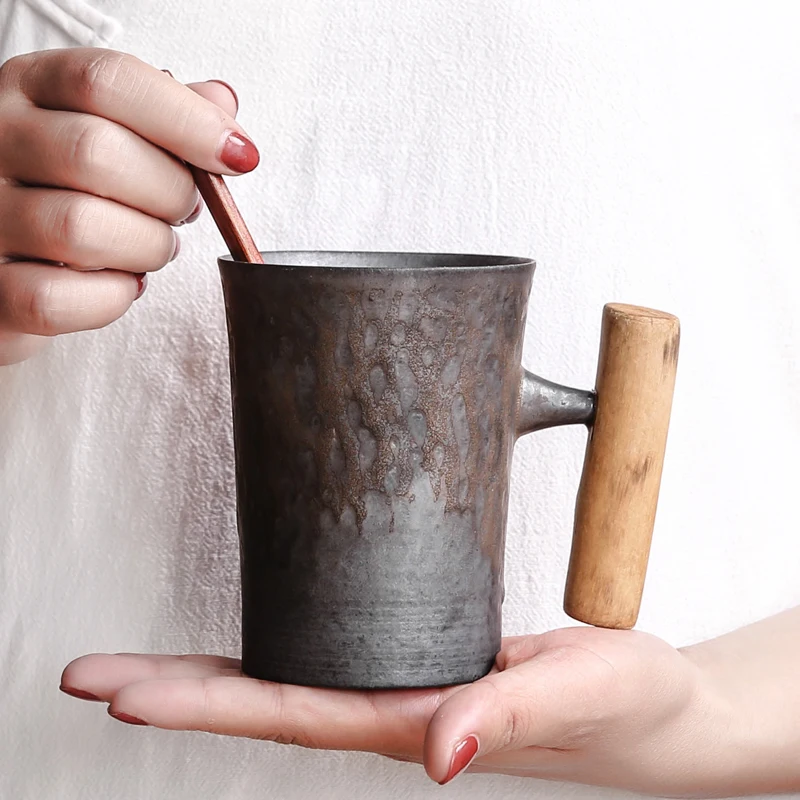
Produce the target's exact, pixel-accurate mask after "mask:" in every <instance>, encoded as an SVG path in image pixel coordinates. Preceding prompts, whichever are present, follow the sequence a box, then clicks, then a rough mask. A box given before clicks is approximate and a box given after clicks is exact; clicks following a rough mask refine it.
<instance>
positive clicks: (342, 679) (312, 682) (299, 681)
mask: <svg viewBox="0 0 800 800" xmlns="http://www.w3.org/2000/svg"><path fill="white" fill-rule="evenodd" d="M494 661H495V659H494V656H492V658H491V659H489V660H488V661H485V662H483V663H481V664H476V665H474V666H472V667H470V668H463V667H462V668H461V669H459V670H457V671H456V670H452V671H451V670H439V671H436V672H433V671H425V672H423V671H419V672H407V671H405V670H396V671H393V670H385V671H383V672H374V673H370V674H365V673H363V672H359V673H357V674H353V673H350V672H336V671H334V670H325V671H324V672H316V671H307V672H303V671H301V670H298V669H296V668H292V669H291V670H287V669H281V667H280V666H276V665H267V664H252V665H251V664H248V663H247V662H246V661H243V662H242V672H243V674H244V675H246V676H247V677H248V678H255V679H256V680H261V681H270V682H272V683H287V684H292V685H295V686H311V687H314V688H320V689H354V690H375V689H435V688H439V687H444V686H457V685H460V684H466V683H474V682H475V681H477V680H479V679H480V678H483V677H485V676H486V675H488V674H489V672H491V669H492V667H493V666H494Z"/></svg>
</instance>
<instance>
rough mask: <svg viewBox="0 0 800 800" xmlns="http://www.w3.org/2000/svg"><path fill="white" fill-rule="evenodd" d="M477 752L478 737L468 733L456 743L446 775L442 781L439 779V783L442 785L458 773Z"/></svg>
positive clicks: (469, 762) (468, 763) (470, 761)
mask: <svg viewBox="0 0 800 800" xmlns="http://www.w3.org/2000/svg"><path fill="white" fill-rule="evenodd" d="M477 754H478V737H477V736H473V735H471V734H470V735H469V736H467V738H466V739H464V740H462V741H461V742H459V743H458V744H457V745H456V747H455V749H454V750H453V758H452V759H451V761H450V769H449V770H448V772H447V777H446V778H445V779H444V780H443V781H439V785H440V786H444V785H445V784H446V783H450V781H451V780H453V778H455V777H456V775H460V774H461V773H462V772H463V771H464V770H465V769H466V768H467V767H468V766H469V765H470V764H471V763H472V761H473V759H474V758H475V756H476V755H477Z"/></svg>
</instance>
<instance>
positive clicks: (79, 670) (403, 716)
mask: <svg viewBox="0 0 800 800" xmlns="http://www.w3.org/2000/svg"><path fill="white" fill-rule="evenodd" d="M62 683H63V685H64V686H65V687H68V688H70V689H72V690H78V691H80V692H82V693H84V695H85V694H86V693H88V694H90V695H94V696H95V697H98V698H100V699H103V700H106V701H107V702H108V701H109V700H110V701H111V707H110V709H109V713H111V714H112V715H120V714H121V715H123V718H124V716H127V717H133V718H136V719H139V720H142V721H144V722H146V723H147V724H149V725H153V726H156V727H160V728H168V729H171V730H200V731H207V732H209V733H219V734H226V735H229V736H246V737H250V738H254V739H267V740H271V741H278V742H292V743H295V744H300V745H303V746H305V747H315V748H324V749H342V750H367V751H373V752H389V753H393V754H398V755H403V754H407V755H409V756H416V757H419V756H420V754H421V744H422V740H423V736H424V733H425V728H426V726H427V724H428V721H429V720H430V718H431V715H432V713H433V711H434V710H435V709H436V707H437V706H438V705H439V703H440V702H441V699H442V697H444V696H448V695H449V694H450V693H451V692H453V691H456V689H453V690H446V691H445V692H441V691H439V690H435V689H431V690H408V691H383V692H360V691H344V690H336V689H315V688H310V687H305V686H290V685H283V684H276V683H270V682H267V681H258V680H253V679H251V678H245V677H241V675H240V674H239V673H238V662H231V661H227V660H225V661H221V662H217V661H214V660H212V661H210V662H206V661H197V660H196V659H186V658H180V657H176V656H171V657H168V656H134V655H117V656H108V655H106V656H102V655H93V656H86V657H84V658H82V659H78V660H77V661H74V662H72V664H70V665H69V666H68V667H67V669H66V670H65V671H64V675H63V678H62Z"/></svg>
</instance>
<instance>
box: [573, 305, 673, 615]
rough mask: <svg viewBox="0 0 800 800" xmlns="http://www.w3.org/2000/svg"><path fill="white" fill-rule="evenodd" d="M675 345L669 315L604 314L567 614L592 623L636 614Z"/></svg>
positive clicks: (610, 310)
mask: <svg viewBox="0 0 800 800" xmlns="http://www.w3.org/2000/svg"><path fill="white" fill-rule="evenodd" d="M679 341H680V323H679V322H678V319H677V318H676V317H674V316H672V315H671V314H665V313H664V312H662V311H653V310H651V309H648V308H640V307H638V306H628V305H622V304H619V303H610V304H608V305H607V306H606V307H605V308H604V309H603V327H602V334H601V337H600V358H599V361H598V365H597V386H596V390H597V403H596V412H595V419H594V423H593V424H592V427H591V429H590V432H589V442H588V444H587V447H586V460H585V462H584V467H583V476H582V478H581V483H580V488H579V489H578V499H577V503H576V507H575V531H574V534H573V538H572V554H571V556H570V562H569V573H568V575H567V588H566V593H565V596H564V610H565V611H566V612H567V614H569V615H570V616H571V617H573V618H574V619H577V620H580V621H581V622H586V623H588V624H590V625H597V626H599V627H603V628H632V627H633V626H634V625H635V624H636V619H637V617H638V616H639V606H640V603H641V599H642V590H643V589H644V579H645V573H646V571H647V561H648V558H649V556H650V540H651V538H652V535H653V525H654V523H655V516H656V506H657V504H658V491H659V487H660V484H661V470H662V467H663V464H664V451H665V448H666V444H667V429H668V428H669V416H670V411H671V409H672V394H673V389H674V386H675V372H676V369H677V366H678V345H679Z"/></svg>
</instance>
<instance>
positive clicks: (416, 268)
mask: <svg viewBox="0 0 800 800" xmlns="http://www.w3.org/2000/svg"><path fill="white" fill-rule="evenodd" d="M260 253H261V257H262V258H263V259H264V263H263V264H253V263H251V262H247V261H239V260H237V259H235V258H233V256H231V255H230V254H229V253H226V254H224V255H221V256H219V257H218V258H217V263H218V265H219V266H220V267H222V266H223V265H226V266H240V267H251V268H252V267H277V268H283V269H291V270H309V271H326V272H339V271H341V270H347V271H348V272H351V271H352V272H371V273H375V272H404V271H409V272H435V271H437V270H441V271H446V272H486V271H515V268H516V269H523V268H527V267H531V268H535V267H536V262H535V260H534V259H532V258H526V257H520V256H503V255H488V254H480V253H452V252H424V251H419V252H412V251H409V252H402V251H388V250H387V251H383V250H262V251H260ZM348 256H352V257H353V258H354V261H355V260H357V261H360V262H361V263H353V264H347V263H342V261H344V260H346V259H347V257H348ZM373 259H374V260H376V261H380V260H381V259H385V260H387V261H391V260H399V259H408V260H409V261H411V262H412V263H409V264H380V263H375V264H369V263H364V262H369V261H371V260H373ZM325 262H327V263H325ZM333 262H337V263H333ZM414 262H416V263H414Z"/></svg>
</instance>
